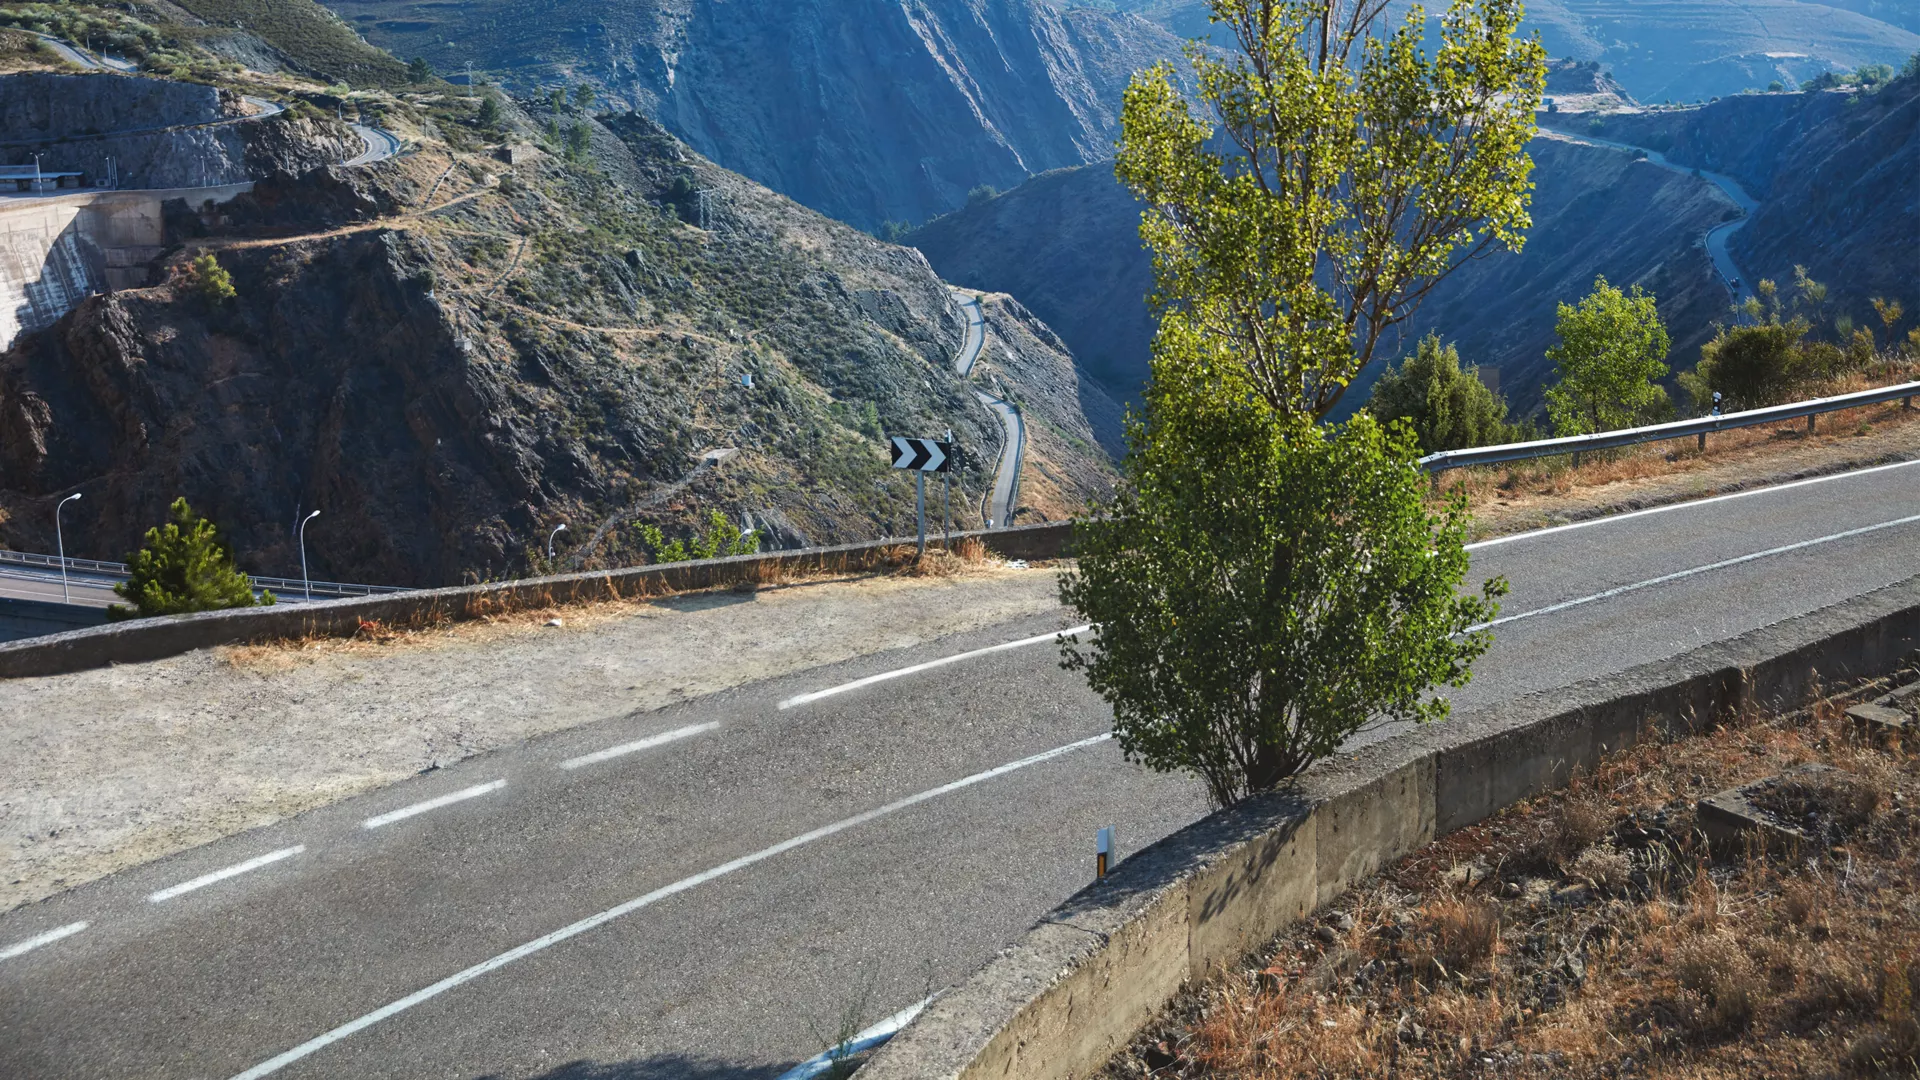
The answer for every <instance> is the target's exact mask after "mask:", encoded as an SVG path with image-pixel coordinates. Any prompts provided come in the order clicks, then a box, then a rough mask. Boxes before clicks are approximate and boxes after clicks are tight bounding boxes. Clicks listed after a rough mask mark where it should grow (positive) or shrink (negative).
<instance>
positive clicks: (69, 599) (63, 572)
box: [53, 491, 80, 604]
mask: <svg viewBox="0 0 1920 1080" xmlns="http://www.w3.org/2000/svg"><path fill="white" fill-rule="evenodd" d="M79 497H80V493H79V492H77V491H76V492H74V493H73V494H71V495H69V496H67V497H66V498H64V499H61V500H60V502H59V504H58V505H56V506H55V507H54V508H53V542H54V543H55V544H56V545H58V547H59V551H60V602H61V603H63V604H71V603H73V593H72V592H71V591H69V590H68V588H67V537H66V534H64V533H62V532H61V531H60V511H62V510H65V509H66V508H67V504H68V503H70V502H72V501H73V500H75V499H77V498H79Z"/></svg>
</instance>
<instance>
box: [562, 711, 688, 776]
mask: <svg viewBox="0 0 1920 1080" xmlns="http://www.w3.org/2000/svg"><path fill="white" fill-rule="evenodd" d="M719 726H720V722H719V721H717V720H716V721H714V722H713V723H710V724H694V725H692V726H690V727H683V728H674V729H673V730H672V731H663V732H661V733H660V734H658V735H649V736H647V737H646V738H644V739H637V740H635V741H633V742H630V743H621V744H620V745H619V746H609V747H607V748H606V749H605V750H596V751H594V752H593V753H591V754H582V755H580V756H579V757H577V758H569V759H567V760H566V761H563V762H561V763H560V767H561V768H563V769H577V768H579V767H580V766H582V765H593V764H596V763H598V762H602V761H607V760H610V759H612V758H617V757H625V756H626V755H628V754H633V753H638V752H639V751H641V750H651V749H653V748H654V747H656V746H664V745H666V744H667V743H670V742H676V741H678V740H680V739H685V738H688V737H690V736H693V735H699V734H701V733H702V732H707V731H712V730H713V729H714V728H717V727H719Z"/></svg>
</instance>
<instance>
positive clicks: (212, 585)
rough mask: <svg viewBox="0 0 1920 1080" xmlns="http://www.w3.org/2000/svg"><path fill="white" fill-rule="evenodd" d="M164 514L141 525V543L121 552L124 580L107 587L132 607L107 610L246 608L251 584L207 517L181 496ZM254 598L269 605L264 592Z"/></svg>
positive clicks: (115, 613) (128, 613) (120, 614)
mask: <svg viewBox="0 0 1920 1080" xmlns="http://www.w3.org/2000/svg"><path fill="white" fill-rule="evenodd" d="M167 517H168V520H167V523H166V524H165V525H162V526H159V527H157V528H152V529H148V530H147V543H146V546H145V547H143V548H141V549H140V550H139V551H136V552H133V553H132V554H130V555H128V556H127V568H128V570H129V571H130V573H129V576H128V578H127V580H126V581H123V582H121V583H120V584H118V585H115V586H114V587H113V591H114V592H116V593H119V594H120V595H121V596H123V597H125V598H126V599H128V600H130V601H132V602H133V607H132V608H131V609H129V608H125V607H122V606H120V605H119V604H115V605H113V607H111V608H109V609H108V613H109V614H110V615H111V616H112V617H114V618H120V619H124V618H130V617H132V616H134V615H141V616H148V615H178V614H181V613H183V612H188V611H213V610H216V609H219V608H233V607H252V606H253V605H254V604H255V603H256V601H255V600H254V596H253V586H252V584H251V583H249V582H248V581H247V576H246V575H245V574H243V573H241V572H240V571H239V570H236V569H234V565H233V556H232V554H231V553H230V552H228V550H227V546H226V544H224V543H222V542H221V540H220V534H219V531H218V530H217V529H215V528H214V526H213V522H211V521H208V520H207V519H206V518H203V517H201V516H200V515H198V514H196V513H194V512H193V509H192V508H191V507H189V506H188V505H187V500H185V499H175V500H173V505H172V506H171V507H169V508H168V514H167ZM257 602H258V603H260V604H271V603H273V594H272V593H264V594H263V595H262V596H261V597H260V599H259V600H258V601H257Z"/></svg>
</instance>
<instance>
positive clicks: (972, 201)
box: [967, 184, 1000, 206]
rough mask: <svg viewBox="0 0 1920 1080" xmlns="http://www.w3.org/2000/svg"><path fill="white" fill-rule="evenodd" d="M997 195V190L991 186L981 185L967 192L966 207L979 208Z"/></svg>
mask: <svg viewBox="0 0 1920 1080" xmlns="http://www.w3.org/2000/svg"><path fill="white" fill-rule="evenodd" d="M998 194H1000V192H999V190H998V189H997V188H995V187H994V186H993V185H992V184H981V185H980V186H979V187H976V188H974V189H973V190H971V191H969V192H967V205H968V206H979V205H980V204H981V203H983V202H986V201H987V200H989V199H991V198H993V197H994V196H995V195H998Z"/></svg>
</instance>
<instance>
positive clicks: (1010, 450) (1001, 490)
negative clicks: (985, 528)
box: [953, 291, 1027, 526]
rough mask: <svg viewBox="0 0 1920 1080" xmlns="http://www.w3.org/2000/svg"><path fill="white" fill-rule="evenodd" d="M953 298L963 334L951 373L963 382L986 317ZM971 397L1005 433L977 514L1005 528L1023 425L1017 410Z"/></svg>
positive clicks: (981, 342) (1023, 444)
mask: <svg viewBox="0 0 1920 1080" xmlns="http://www.w3.org/2000/svg"><path fill="white" fill-rule="evenodd" d="M954 296H955V297H956V298H957V299H958V300H959V301H960V306H961V308H962V309H963V310H965V311H966V313H967V333H966V337H965V338H964V339H963V340H962V341H961V343H960V352H959V353H958V354H957V355H955V356H954V358H953V370H954V371H955V372H956V373H958V374H959V376H960V377H961V378H962V379H965V378H967V377H969V376H971V375H972V374H973V365H974V364H975V363H976V362H977V361H978V360H979V359H980V350H981V348H982V347H983V346H985V345H986V340H987V334H986V325H987V323H986V316H984V315H982V314H981V312H980V301H978V300H976V299H974V297H973V295H972V294H970V293H962V292H958V291H956V292H955V293H954ZM973 396H974V400H976V401H978V402H979V403H980V404H982V405H984V406H986V407H987V411H988V412H991V413H993V415H994V416H995V417H997V418H998V419H999V421H1000V429H1001V431H1003V432H1004V433H1005V437H1004V438H1002V439H1001V442H1000V464H999V467H998V468H997V469H995V471H994V476H993V488H992V489H991V490H989V491H988V492H987V494H986V497H985V499H984V505H983V506H982V507H981V511H980V513H981V516H982V517H984V518H986V519H987V521H988V523H989V525H990V526H991V525H1005V524H1007V523H1008V519H1009V518H1010V517H1012V516H1013V508H1014V505H1015V500H1016V499H1017V498H1018V497H1019V488H1020V459H1021V458H1022V457H1023V456H1024V455H1025V453H1026V448H1027V425H1026V421H1025V420H1024V419H1023V418H1022V417H1021V416H1020V410H1019V409H1018V408H1017V407H1015V406H1014V405H1013V404H1012V403H1011V402H1008V401H1006V400H1004V399H1002V398H999V397H996V396H994V395H992V394H989V393H987V392H986V391H985V390H975V391H974V392H973Z"/></svg>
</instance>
